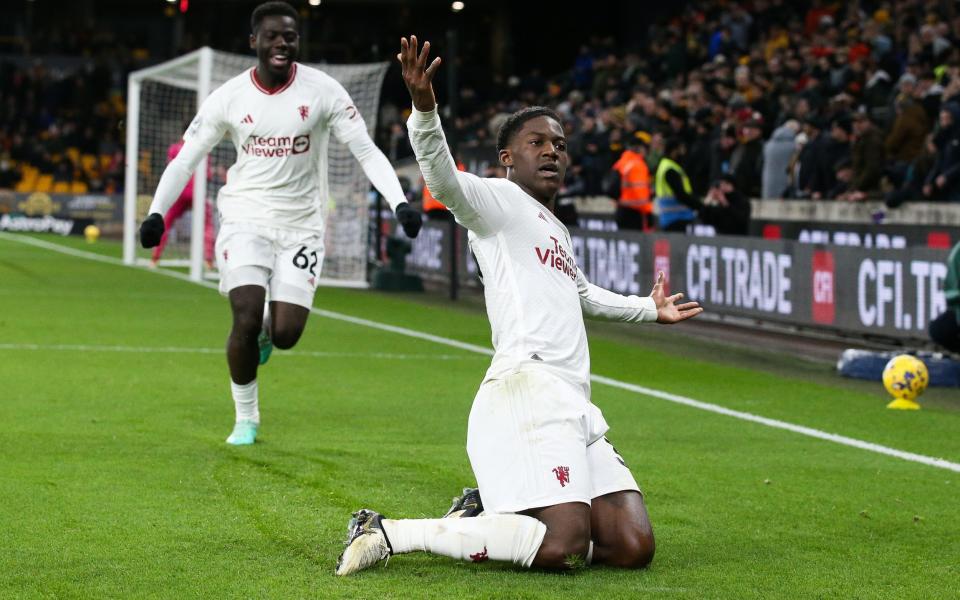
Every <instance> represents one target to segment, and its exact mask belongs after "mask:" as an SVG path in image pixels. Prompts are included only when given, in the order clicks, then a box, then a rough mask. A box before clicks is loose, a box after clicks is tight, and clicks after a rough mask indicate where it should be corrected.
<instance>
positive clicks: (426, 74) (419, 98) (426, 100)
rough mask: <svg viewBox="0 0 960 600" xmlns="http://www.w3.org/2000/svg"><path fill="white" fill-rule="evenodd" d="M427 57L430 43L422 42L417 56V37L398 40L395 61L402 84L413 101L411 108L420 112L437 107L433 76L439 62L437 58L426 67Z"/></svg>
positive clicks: (412, 36)
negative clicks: (398, 50) (398, 62)
mask: <svg viewBox="0 0 960 600" xmlns="http://www.w3.org/2000/svg"><path fill="white" fill-rule="evenodd" d="M429 56H430V42H424V43H423V50H421V51H420V52H419V54H418V53H417V36H415V35H411V36H410V39H407V38H400V53H399V54H397V60H399V61H400V68H401V72H402V73H403V82H404V83H405V84H406V85H407V91H408V92H410V98H412V99H413V106H414V108H416V109H417V110H419V111H420V112H428V111H431V110H433V109H434V107H435V106H436V105H437V99H436V96H434V95H433V75H434V74H435V73H436V72H437V69H438V68H439V67H440V62H441V61H440V57H439V56H438V57H437V58H435V59H433V62H431V63H430V66H427V58H428V57H429Z"/></svg>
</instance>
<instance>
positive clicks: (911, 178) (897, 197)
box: [884, 133, 937, 208]
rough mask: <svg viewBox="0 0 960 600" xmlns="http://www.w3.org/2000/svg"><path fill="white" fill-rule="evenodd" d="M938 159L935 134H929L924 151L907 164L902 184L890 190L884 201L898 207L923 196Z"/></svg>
mask: <svg viewBox="0 0 960 600" xmlns="http://www.w3.org/2000/svg"><path fill="white" fill-rule="evenodd" d="M936 159H937V146H936V145H935V144H934V143H933V134H932V133H930V134H927V138H926V143H925V145H924V148H923V151H922V152H921V153H920V155H919V156H917V157H916V158H915V159H913V161H912V162H911V163H910V164H909V165H907V168H906V170H905V171H904V174H903V177H902V179H901V183H900V185H899V186H898V187H897V188H896V189H894V190H892V191H890V192H888V193H887V194H886V196H885V197H884V202H885V203H886V205H887V206H888V207H890V208H897V207H898V206H900V205H902V204H903V203H904V202H906V201H908V200H917V199H920V198H923V185H924V182H925V181H926V179H927V174H928V173H929V172H930V169H932V168H933V163H934V162H935V161H936Z"/></svg>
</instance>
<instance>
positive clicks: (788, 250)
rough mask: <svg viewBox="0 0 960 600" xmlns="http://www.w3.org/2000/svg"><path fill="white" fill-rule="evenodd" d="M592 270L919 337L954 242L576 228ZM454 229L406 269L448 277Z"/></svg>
mask: <svg viewBox="0 0 960 600" xmlns="http://www.w3.org/2000/svg"><path fill="white" fill-rule="evenodd" d="M457 231H458V240H457V244H458V248H459V250H458V252H457V256H458V260H459V265H458V273H459V274H461V276H460V279H461V283H462V284H463V285H466V286H471V287H479V286H480V282H479V278H478V269H477V265H476V262H475V261H474V260H473V258H472V256H470V255H469V251H468V249H467V243H466V232H465V231H464V230H463V229H459V228H458V230H457ZM571 236H572V238H573V239H572V242H573V251H574V255H575V258H576V261H577V264H578V266H579V267H580V269H581V270H582V271H583V272H584V273H585V274H586V276H587V278H588V279H589V280H590V281H592V282H593V283H595V284H596V285H599V286H601V287H604V288H607V289H610V290H613V291H615V292H618V293H621V294H638V295H643V294H647V293H649V291H650V288H651V287H652V286H653V281H654V277H655V273H656V272H657V271H661V270H662V271H663V272H664V273H665V274H666V276H667V286H668V289H669V290H672V291H683V292H684V293H685V294H686V296H687V297H688V298H689V299H691V300H697V301H699V302H701V303H702V304H703V305H704V306H705V307H706V308H707V310H708V311H710V312H712V313H714V314H718V315H729V316H736V317H746V318H755V319H758V320H762V321H770V322H777V323H784V324H791V325H796V326H801V327H809V328H815V329H825V330H832V331H835V332H838V333H844V334H853V335H872V336H878V337H886V338H894V339H902V340H923V339H926V337H927V333H926V328H927V324H928V323H929V321H930V319H931V318H933V317H935V316H937V315H938V314H939V313H941V312H942V311H943V310H945V309H946V301H945V299H944V293H943V282H944V279H945V278H946V274H947V268H946V263H945V261H946V257H947V253H948V251H947V250H945V249H938V248H915V247H910V248H902V249H884V248H864V247H851V246H834V245H820V244H806V243H800V242H797V241H793V240H764V239H758V238H751V237H723V236H718V237H712V238H710V237H694V236H686V235H682V234H647V235H645V234H641V233H635V232H609V231H586V230H582V229H573V230H571ZM451 237H452V236H451V229H450V226H449V225H448V224H446V223H436V222H428V223H426V224H425V225H424V228H423V230H422V231H421V233H420V235H419V237H418V238H417V239H416V240H414V241H413V246H412V250H411V253H410V255H409V256H408V257H407V269H408V271H411V272H415V273H417V274H419V275H421V276H423V277H424V278H426V279H429V280H434V281H446V280H447V277H448V273H449V271H450V255H451V252H450V245H451Z"/></svg>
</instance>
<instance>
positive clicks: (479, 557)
mask: <svg viewBox="0 0 960 600" xmlns="http://www.w3.org/2000/svg"><path fill="white" fill-rule="evenodd" d="M489 558H490V557H489V556H487V547H486V546H484V547H483V550H482V551H481V552H477V553H476V554H471V555H470V560H472V561H473V562H483V561H485V560H488V559H489Z"/></svg>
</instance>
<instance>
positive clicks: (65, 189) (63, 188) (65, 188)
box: [50, 181, 70, 194]
mask: <svg viewBox="0 0 960 600" xmlns="http://www.w3.org/2000/svg"><path fill="white" fill-rule="evenodd" d="M50 191H51V192H53V193H55V194H67V193H69V192H70V182H68V181H55V182H53V187H52V188H51V189H50Z"/></svg>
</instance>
